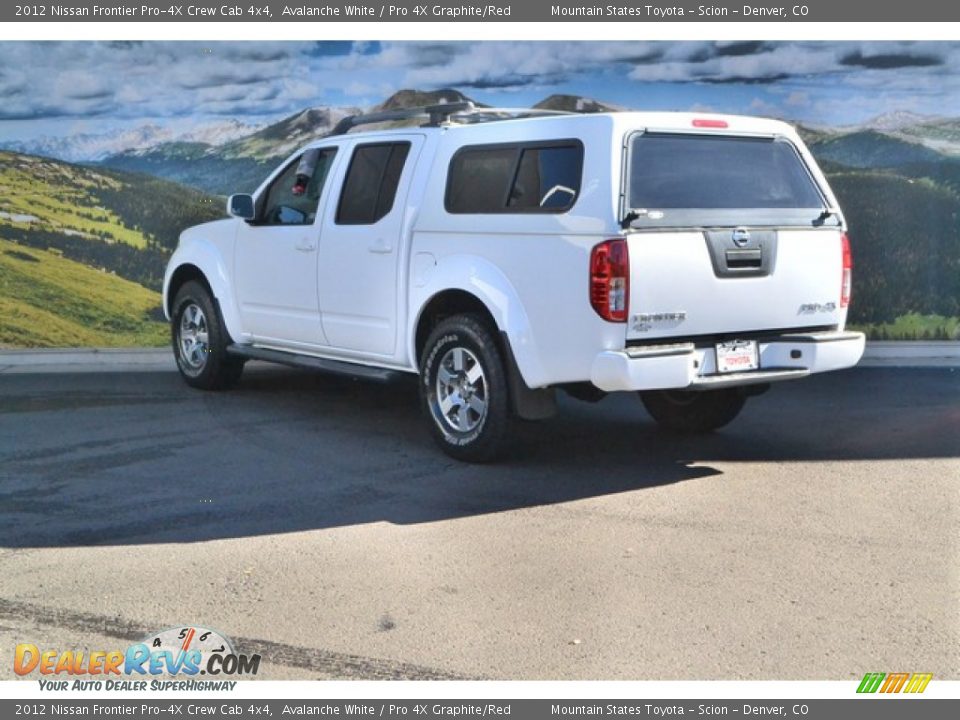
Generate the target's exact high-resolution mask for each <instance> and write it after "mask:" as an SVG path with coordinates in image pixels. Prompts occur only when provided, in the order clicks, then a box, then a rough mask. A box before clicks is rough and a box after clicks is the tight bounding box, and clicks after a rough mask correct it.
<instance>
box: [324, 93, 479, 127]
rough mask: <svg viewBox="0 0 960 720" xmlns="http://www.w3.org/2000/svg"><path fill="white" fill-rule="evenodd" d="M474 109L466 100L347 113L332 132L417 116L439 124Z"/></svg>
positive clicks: (430, 123)
mask: <svg viewBox="0 0 960 720" xmlns="http://www.w3.org/2000/svg"><path fill="white" fill-rule="evenodd" d="M474 109H475V107H474V104H473V103H472V102H470V101H466V102H455V103H443V104H441V105H425V106H423V107H412V108H401V109H399V110H383V111H381V112H375V113H365V114H361V115H347V117H345V118H343V119H342V120H341V121H340V122H338V123H337V124H336V125H335V126H334V128H333V130H331V131H330V134H331V135H344V134H346V133H347V132H349V131H350V130H352V129H353V128H355V127H357V126H358V125H370V124H372V123H381V122H389V121H390V120H410V119H412V118H415V117H428V118H430V120H429V122H428V124H429V125H439V124H440V123H442V122H446V121H447V120H449V119H450V116H451V115H457V114H459V113H469V112H473V110H474Z"/></svg>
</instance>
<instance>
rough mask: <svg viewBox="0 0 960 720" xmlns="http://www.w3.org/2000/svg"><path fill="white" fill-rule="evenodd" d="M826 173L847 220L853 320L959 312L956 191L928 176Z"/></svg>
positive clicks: (959, 230)
mask: <svg viewBox="0 0 960 720" xmlns="http://www.w3.org/2000/svg"><path fill="white" fill-rule="evenodd" d="M829 180H830V184H831V186H832V187H833V190H834V192H835V193H836V195H837V199H838V200H839V202H840V205H841V207H842V208H843V209H844V214H845V215H846V217H847V221H848V223H849V226H850V231H849V236H850V243H851V247H852V250H853V259H854V285H853V301H852V303H851V305H850V321H851V322H852V323H856V324H861V325H866V324H871V323H872V324H878V323H880V324H882V323H887V324H890V323H893V322H894V321H895V320H896V319H897V318H899V317H901V316H905V315H908V314H911V313H912V314H921V315H939V316H944V317H946V318H956V317H960V198H958V196H957V194H956V193H955V192H953V191H952V190H951V189H949V188H947V187H943V186H941V185H940V184H938V183H936V182H934V181H933V180H930V179H925V178H921V179H917V178H909V177H903V176H900V175H896V174H893V173H885V172H876V171H863V170H849V171H846V172H839V173H832V174H830V176H829ZM899 327H900V326H897V325H891V326H890V328H889V330H890V331H891V332H892V331H894V330H896V329H897V328H899Z"/></svg>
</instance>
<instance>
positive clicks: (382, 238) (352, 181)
mask: <svg viewBox="0 0 960 720" xmlns="http://www.w3.org/2000/svg"><path fill="white" fill-rule="evenodd" d="M422 145H423V136H422V135H416V134H410V135H390V136H388V137H386V138H384V139H361V138H358V139H357V140H355V141H354V142H353V143H351V144H350V145H349V146H344V148H343V150H342V152H343V154H344V161H343V162H341V163H340V167H339V170H338V172H337V176H336V177H335V178H334V179H333V186H334V187H336V188H337V192H335V193H331V201H330V202H329V203H328V205H327V207H326V209H325V211H324V223H323V232H322V235H321V239H320V269H319V278H320V281H319V286H320V309H321V313H322V317H323V330H324V333H325V335H326V337H327V340H328V341H329V344H330V346H331V347H332V348H339V349H342V350H345V351H348V352H350V353H351V354H372V355H381V356H391V355H393V354H394V350H395V349H396V345H397V317H398V313H397V309H398V308H397V305H398V293H397V287H398V282H399V273H400V266H399V264H400V256H401V243H402V240H403V234H404V226H405V223H406V222H407V220H408V218H409V217H410V213H409V212H408V210H407V195H408V192H409V189H410V183H411V179H412V177H413V171H414V168H415V167H416V163H417V158H418V157H419V155H420V150H421V147H422Z"/></svg>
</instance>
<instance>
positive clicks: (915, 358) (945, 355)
mask: <svg viewBox="0 0 960 720" xmlns="http://www.w3.org/2000/svg"><path fill="white" fill-rule="evenodd" d="M0 362H2V358H0ZM860 367H960V341H956V340H954V341H949V340H946V341H927V340H920V341H901V342H893V341H872V342H868V343H867V349H866V351H865V352H864V354H863V359H862V360H861V361H860Z"/></svg>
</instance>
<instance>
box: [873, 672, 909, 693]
mask: <svg viewBox="0 0 960 720" xmlns="http://www.w3.org/2000/svg"><path fill="white" fill-rule="evenodd" d="M908 677H910V673H890V674H889V675H887V679H886V680H885V681H884V683H883V687H881V688H880V692H882V693H898V692H900V688H902V687H903V684H904V683H905V682H906V681H907V678H908Z"/></svg>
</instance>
